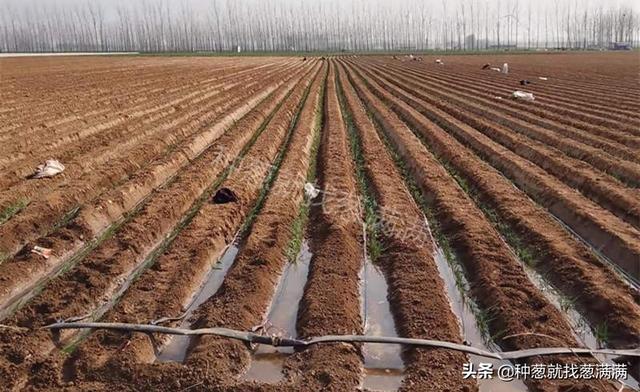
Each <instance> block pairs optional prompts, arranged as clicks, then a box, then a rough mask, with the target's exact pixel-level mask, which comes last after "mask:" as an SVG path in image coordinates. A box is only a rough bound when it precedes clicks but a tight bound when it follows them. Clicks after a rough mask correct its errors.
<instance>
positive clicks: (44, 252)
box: [31, 245, 52, 259]
mask: <svg viewBox="0 0 640 392" xmlns="http://www.w3.org/2000/svg"><path fill="white" fill-rule="evenodd" d="M31 253H35V254H37V255H40V256H42V257H44V258H45V259H48V258H49V257H51V253H52V250H51V249H49V248H44V247H42V246H37V245H36V246H34V247H33V249H31Z"/></svg>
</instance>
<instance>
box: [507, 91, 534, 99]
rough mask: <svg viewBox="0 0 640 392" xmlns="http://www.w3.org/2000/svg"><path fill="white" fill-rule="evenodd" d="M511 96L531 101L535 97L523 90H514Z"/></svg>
mask: <svg viewBox="0 0 640 392" xmlns="http://www.w3.org/2000/svg"><path fill="white" fill-rule="evenodd" d="M511 96H512V97H513V98H515V99H522V100H523V101H533V100H535V99H536V97H534V96H533V94H531V93H527V92H525V91H520V90H516V91H514V92H513V94H511Z"/></svg>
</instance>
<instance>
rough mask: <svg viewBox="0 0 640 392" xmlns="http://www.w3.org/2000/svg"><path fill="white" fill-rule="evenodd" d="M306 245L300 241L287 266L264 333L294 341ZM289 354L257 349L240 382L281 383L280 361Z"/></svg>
mask: <svg viewBox="0 0 640 392" xmlns="http://www.w3.org/2000/svg"><path fill="white" fill-rule="evenodd" d="M311 256H312V253H311V250H310V248H309V243H308V242H307V240H304V241H303V243H302V246H301V248H300V252H299V253H298V257H297V259H296V262H295V263H287V265H286V267H285V269H284V272H283V273H282V278H281V279H280V283H279V284H278V288H277V289H276V292H275V294H274V297H273V301H272V303H271V309H270V310H269V313H268V315H267V323H266V324H265V328H266V331H265V332H266V333H268V334H277V335H280V336H282V337H293V338H295V337H297V333H296V318H297V315H298V305H299V303H300V299H301V298H302V294H303V292H304V286H305V284H306V282H307V276H308V274H309V263H310V261H311ZM291 353H293V348H292V347H272V346H267V345H259V346H258V348H257V349H256V350H255V351H254V353H253V356H252V360H251V365H250V366H249V369H248V370H247V372H246V373H245V374H244V375H243V376H242V380H244V381H257V382H261V383H270V384H275V383H277V382H279V381H281V380H282V379H283V377H284V376H283V374H282V369H283V366H284V361H285V360H286V359H287V357H288V356H289V355H290V354H291Z"/></svg>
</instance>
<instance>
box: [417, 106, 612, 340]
mask: <svg viewBox="0 0 640 392" xmlns="http://www.w3.org/2000/svg"><path fill="white" fill-rule="evenodd" d="M421 113H422V112H421ZM429 120H431V121H433V122H434V123H435V124H436V125H438V126H439V127H440V128H442V129H444V130H446V129H447V124H445V123H443V122H441V121H439V120H438V119H437V118H432V117H431V116H429ZM414 134H415V135H416V136H417V137H418V138H419V139H420V141H421V142H422V144H423V145H424V146H425V147H426V148H427V149H428V150H429V151H431V153H432V154H433V155H434V156H435V157H436V158H437V159H438V161H439V162H440V164H442V166H444V168H445V169H446V170H447V172H448V173H449V175H451V177H453V178H454V179H455V180H456V182H457V183H458V185H459V186H460V187H461V188H462V189H463V190H464V191H465V193H466V194H467V195H468V196H469V197H470V198H471V199H472V200H473V201H474V203H475V204H476V205H477V206H478V207H479V208H480V210H481V211H482V212H483V214H484V215H485V217H486V218H487V219H488V221H489V222H490V223H491V225H492V226H493V227H494V228H495V229H496V230H497V231H498V233H499V234H500V235H501V236H502V238H503V239H504V240H505V242H506V244H507V245H508V246H509V247H510V249H511V250H512V252H513V253H514V254H515V255H516V256H517V258H518V259H519V260H520V261H521V262H523V264H524V266H525V267H526V268H527V271H528V272H529V273H530V274H532V275H534V276H539V277H540V279H538V281H539V282H541V283H542V284H544V287H545V289H547V290H549V291H550V292H552V293H553V295H554V296H556V297H557V298H558V301H559V305H560V309H561V310H562V311H563V312H564V313H565V314H566V313H567V312H568V311H569V310H574V311H576V312H577V314H579V312H578V310H577V306H576V303H577V300H578V298H577V297H571V296H567V295H564V294H562V292H561V290H560V289H559V288H557V287H555V286H554V285H553V284H552V283H551V281H550V280H549V279H548V274H547V273H546V272H542V273H539V272H537V271H536V270H535V268H536V267H537V266H538V264H539V263H540V262H541V260H543V259H544V258H545V257H546V253H545V252H544V250H542V249H538V248H536V247H535V246H532V245H529V244H528V243H527V241H526V239H525V238H524V237H523V236H522V235H521V234H520V233H519V232H518V230H517V228H516V227H514V226H513V225H512V224H510V223H508V222H507V221H506V220H504V219H503V218H502V217H501V216H500V214H499V213H498V212H497V211H496V210H495V208H493V207H492V206H491V205H490V204H489V203H487V202H485V200H483V198H482V197H481V195H480V192H479V190H478V189H476V188H475V187H473V186H471V185H470V184H469V183H468V181H467V180H466V178H465V177H464V176H463V175H462V174H461V173H460V172H458V171H457V170H456V169H455V168H454V166H453V165H452V163H451V162H450V161H449V160H448V159H447V158H446V157H444V156H441V155H439V154H438V153H437V152H436V151H435V150H434V149H432V148H431V146H430V145H429V142H428V141H427V140H425V138H424V136H422V135H421V134H420V133H419V132H415V131H414ZM459 141H460V140H459ZM460 142H461V143H462V144H463V145H464V142H462V141H460ZM476 153H478V154H479V152H476ZM479 156H480V158H483V155H482V154H479ZM498 173H500V172H499V171H498ZM500 175H501V176H502V177H504V175H502V173H500ZM504 178H505V179H506V180H507V181H509V179H508V178H506V177H504ZM518 189H520V188H518ZM572 321H573V322H574V323H575V324H577V325H576V327H578V328H585V327H586V328H591V330H592V332H593V333H594V336H595V338H596V340H597V341H598V343H599V344H600V345H602V346H606V344H607V343H608V342H609V336H610V335H609V329H608V326H607V322H606V320H605V321H603V322H602V323H600V324H598V325H596V326H594V327H593V328H592V327H591V326H590V325H589V324H588V322H587V321H586V319H585V318H584V317H582V316H581V317H580V318H579V319H577V320H572ZM496 337H497V336H496Z"/></svg>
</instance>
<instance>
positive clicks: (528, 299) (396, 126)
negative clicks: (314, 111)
mask: <svg viewBox="0 0 640 392" xmlns="http://www.w3.org/2000/svg"><path fill="white" fill-rule="evenodd" d="M358 79H359V78H358ZM370 83H371V84H372V85H374V83H375V82H371V81H370ZM355 85H356V88H357V89H358V91H359V92H360V93H361V94H362V96H363V98H364V100H365V102H366V103H367V105H369V106H370V108H371V109H372V110H373V111H374V114H375V116H376V119H377V120H378V121H380V122H381V125H382V127H383V129H384V132H385V133H386V135H387V137H389V139H390V142H391V143H392V144H393V145H394V146H395V148H396V149H397V150H398V151H399V153H400V155H401V156H402V157H403V159H404V161H405V162H406V163H407V167H408V170H409V171H410V172H411V173H412V175H413V176H414V177H415V179H416V182H417V184H418V186H419V187H420V189H421V191H422V192H423V194H424V195H425V198H426V199H427V200H428V201H429V203H430V204H431V205H432V206H433V209H434V211H435V214H436V217H437V219H438V221H439V222H440V224H441V226H442V229H443V230H444V232H445V233H446V234H447V236H448V237H449V239H450V241H451V244H452V246H453V247H454V249H455V250H456V252H457V253H458V254H459V255H460V260H462V262H463V263H464V266H465V268H466V276H467V279H468V280H469V281H470V283H471V285H472V293H473V294H474V297H475V299H476V301H477V302H478V303H479V304H480V306H481V307H482V308H483V309H485V311H486V312H489V314H490V315H491V321H490V323H489V324H490V329H491V331H492V335H493V336H494V337H495V339H496V340H497V342H498V343H499V344H500V345H501V346H502V347H503V348H504V349H506V350H513V349H523V348H531V347H543V346H553V345H557V344H558V343H559V342H562V344H566V345H570V346H575V345H577V344H578V343H577V342H576V340H575V339H574V337H573V336H572V335H571V333H570V331H571V327H570V326H569V325H568V324H567V322H566V321H565V320H564V319H563V316H562V314H561V313H560V312H559V310H558V309H556V308H555V307H554V306H553V305H552V304H551V303H550V302H549V301H548V300H547V299H546V298H545V296H544V295H543V294H542V293H541V292H540V291H539V290H538V289H537V288H536V287H535V286H534V285H533V284H532V283H531V282H530V281H529V279H528V277H527V274H526V273H525V271H524V269H523V267H522V265H521V264H520V263H519V262H518V260H516V258H515V257H514V255H513V253H511V251H510V249H509V248H508V247H507V246H506V244H505V243H504V240H503V239H502V238H501V237H500V235H499V234H498V233H497V232H496V230H495V229H494V228H493V227H492V226H491V225H490V224H489V223H488V222H487V220H486V218H485V217H484V215H483V214H482V212H481V211H480V209H479V208H478V207H477V206H475V205H474V203H473V201H472V200H471V199H470V198H469V197H468V196H467V195H466V194H465V192H464V191H463V190H462V188H460V187H459V186H458V185H457V183H456V182H455V180H454V179H453V178H452V177H451V176H450V175H449V174H448V173H447V171H446V170H445V169H444V168H443V167H442V166H441V165H440V164H439V162H438V161H437V160H436V158H435V157H434V156H433V155H432V154H431V153H430V152H429V151H428V150H427V149H426V148H425V147H424V146H423V145H422V143H421V142H420V140H419V139H418V138H417V137H416V136H415V135H414V134H413V133H412V132H411V131H410V130H409V129H408V128H407V127H406V125H404V124H403V123H402V121H401V120H400V119H399V118H398V117H397V116H396V115H395V114H393V113H392V112H391V111H390V110H389V109H388V108H386V107H385V106H384V105H383V104H382V102H381V101H380V100H379V99H376V98H374V97H373V96H372V94H371V93H370V92H369V91H367V90H365V89H363V85H362V81H361V80H358V81H357V82H356V83H355ZM376 87H377V86H376ZM530 332H535V333H537V334H541V335H539V336H538V335H526V334H527V333H530ZM523 334H524V335H523ZM512 335H516V336H515V337H513V338H509V339H503V338H502V337H503V336H512ZM573 361H575V358H568V357H563V358H557V357H545V358H535V359H534V358H531V359H530V360H529V361H528V362H530V363H553V362H558V363H563V362H573ZM575 384H576V382H575V381H571V382H567V381H558V380H544V381H541V382H534V381H531V382H530V385H531V387H533V388H534V389H536V390H550V388H563V385H564V387H567V386H569V385H575ZM600 384H601V383H599V382H595V383H590V382H587V383H584V385H583V387H584V388H587V386H588V387H589V388H590V389H589V390H612V389H611V388H609V387H608V386H606V385H600Z"/></svg>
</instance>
